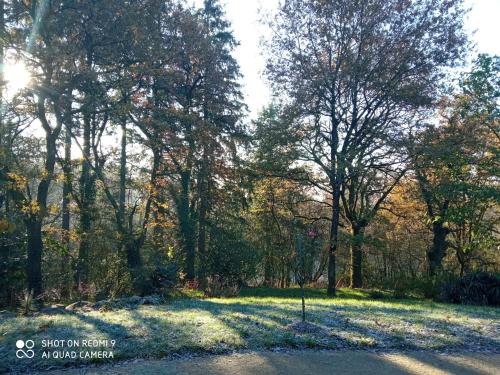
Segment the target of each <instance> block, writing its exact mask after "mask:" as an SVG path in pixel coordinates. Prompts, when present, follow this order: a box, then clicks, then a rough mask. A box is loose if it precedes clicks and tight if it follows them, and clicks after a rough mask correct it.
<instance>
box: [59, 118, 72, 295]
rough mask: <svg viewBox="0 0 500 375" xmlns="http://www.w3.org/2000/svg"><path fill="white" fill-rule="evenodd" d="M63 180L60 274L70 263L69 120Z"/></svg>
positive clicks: (65, 288)
mask: <svg viewBox="0 0 500 375" xmlns="http://www.w3.org/2000/svg"><path fill="white" fill-rule="evenodd" d="M63 173H64V182H63V192H62V194H63V197H62V220H61V229H62V240H63V241H62V242H63V245H64V247H65V252H64V254H63V256H62V257H61V276H62V277H64V275H66V274H67V272H68V264H69V263H70V257H69V246H70V235H69V231H70V226H71V221H70V220H71V216H70V210H69V204H70V194H71V179H72V176H71V123H70V122H69V121H67V122H66V133H65V135H64V166H63ZM67 282H68V279H67V278H65V280H63V285H61V292H62V296H63V297H67V296H68V292H69V288H68V285H66V283H67Z"/></svg>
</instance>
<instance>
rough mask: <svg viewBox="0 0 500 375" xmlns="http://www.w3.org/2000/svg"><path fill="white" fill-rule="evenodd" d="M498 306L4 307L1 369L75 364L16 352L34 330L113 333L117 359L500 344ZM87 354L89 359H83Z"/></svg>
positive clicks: (228, 303)
mask: <svg viewBox="0 0 500 375" xmlns="http://www.w3.org/2000/svg"><path fill="white" fill-rule="evenodd" d="M499 318H500V312H499V310H498V309H494V308H481V307H468V306H453V305H445V304H434V303H429V302H422V301H415V300H413V301H394V300H386V301H381V300H366V299H363V298H359V297H357V296H356V297H355V298H343V299H335V300H328V299H322V298H313V299H308V300H307V319H308V321H307V323H306V324H303V323H300V322H299V319H300V299H298V298H279V297H273V298H269V297H252V296H248V297H241V298H231V299H178V300H174V301H171V302H169V303H166V304H162V305H150V306H147V305H139V306H136V307H135V308H124V309H119V308H118V309H117V308H116V307H114V309H113V310H112V311H109V310H107V309H101V310H100V311H99V310H97V311H94V310H92V311H79V310H75V311H70V312H64V313H60V314H50V315H48V314H42V315H38V316H34V317H16V316H12V315H10V316H8V315H7V316H0V366H3V368H0V370H2V369H4V370H5V369H9V368H14V369H17V370H22V369H23V366H24V368H28V366H29V367H31V368H33V367H34V368H40V369H41V368H47V367H52V366H64V365H68V364H70V365H75V364H78V362H77V363H75V361H73V360H57V361H56V360H52V361H48V360H41V358H38V357H35V358H34V359H33V360H32V362H30V363H28V362H26V361H25V362H21V361H16V360H15V342H16V340H18V339H20V338H22V339H24V340H27V339H32V340H34V341H35V343H37V345H39V344H40V343H41V340H43V339H59V338H65V339H80V340H81V339H113V340H116V343H117V344H116V348H115V350H114V359H115V360H116V359H129V358H161V357H166V356H170V355H174V354H186V353H224V352H227V351H231V350H238V349H243V348H247V349H256V350H258V349H276V348H325V349H345V348H356V349H360V348H375V349H381V350H384V349H397V350H403V349H422V350H433V349H439V350H474V351H497V352H498V351H500V324H499V321H500V319H499ZM82 363H84V361H82Z"/></svg>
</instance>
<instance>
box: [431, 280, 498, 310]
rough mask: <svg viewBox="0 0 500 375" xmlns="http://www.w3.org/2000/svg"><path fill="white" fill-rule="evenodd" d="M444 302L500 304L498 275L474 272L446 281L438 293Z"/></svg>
mask: <svg viewBox="0 0 500 375" xmlns="http://www.w3.org/2000/svg"><path fill="white" fill-rule="evenodd" d="M440 300H442V301H444V302H452V303H461V304H466V305H491V306H499V305H500V277H499V276H498V275H495V274H492V273H488V272H474V273H471V274H468V275H466V276H463V277H461V278H459V279H457V280H455V281H451V282H448V283H446V284H445V285H444V286H443V288H442V292H441V295H440Z"/></svg>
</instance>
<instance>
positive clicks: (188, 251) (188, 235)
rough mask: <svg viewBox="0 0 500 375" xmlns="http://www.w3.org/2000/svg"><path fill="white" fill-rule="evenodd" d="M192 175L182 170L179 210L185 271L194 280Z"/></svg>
mask: <svg viewBox="0 0 500 375" xmlns="http://www.w3.org/2000/svg"><path fill="white" fill-rule="evenodd" d="M190 177H191V173H190V172H189V171H183V172H181V192H180V198H179V208H178V212H179V224H180V230H181V236H182V241H183V243H184V251H185V256H186V258H185V266H184V272H185V273H186V279H187V280H194V278H195V271H194V262H195V238H194V236H195V231H194V228H193V220H192V217H191V210H190V205H189V195H190V194H189V192H190V187H189V184H190Z"/></svg>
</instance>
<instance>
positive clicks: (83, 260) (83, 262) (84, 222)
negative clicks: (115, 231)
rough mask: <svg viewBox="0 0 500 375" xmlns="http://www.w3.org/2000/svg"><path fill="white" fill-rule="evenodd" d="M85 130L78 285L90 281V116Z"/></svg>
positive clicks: (91, 192) (85, 118) (92, 196)
mask: <svg viewBox="0 0 500 375" xmlns="http://www.w3.org/2000/svg"><path fill="white" fill-rule="evenodd" d="M83 124H84V128H83V150H82V151H83V162H82V172H81V175H80V202H81V204H80V246H79V249H78V264H77V272H76V278H77V284H78V286H80V285H81V284H87V283H88V281H89V264H88V262H89V250H90V243H89V235H90V230H91V228H92V206H93V200H94V186H93V185H94V181H93V178H92V176H91V170H90V168H91V166H90V132H91V129H90V127H91V124H90V118H89V116H88V115H84V121H83Z"/></svg>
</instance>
